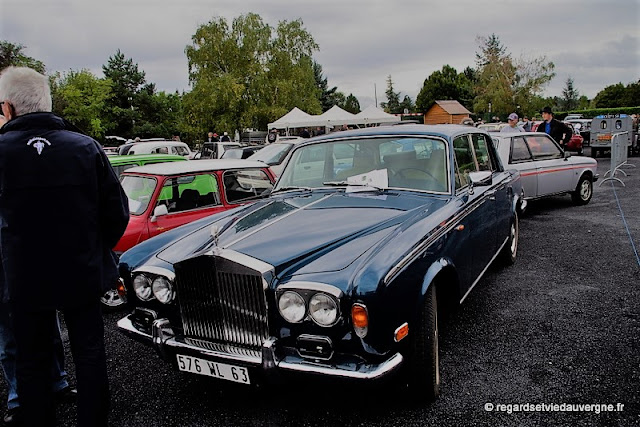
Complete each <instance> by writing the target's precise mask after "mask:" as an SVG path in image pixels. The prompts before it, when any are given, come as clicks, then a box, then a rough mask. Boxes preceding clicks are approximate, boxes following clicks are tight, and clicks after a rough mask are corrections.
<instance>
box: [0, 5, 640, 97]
mask: <svg viewBox="0 0 640 427" xmlns="http://www.w3.org/2000/svg"><path fill="white" fill-rule="evenodd" d="M249 12H254V13H257V14H259V15H260V16H261V17H262V18H263V20H264V21H265V22H267V23H269V24H270V25H272V26H274V27H275V26H276V25H277V23H278V21H280V20H294V19H298V18H299V19H302V21H303V23H304V27H305V28H306V29H307V30H308V31H309V32H310V33H311V35H312V36H313V38H314V39H315V41H316V43H317V44H318V45H319V46H320V50H319V52H316V53H315V55H314V59H315V60H316V61H317V62H318V63H320V64H321V65H322V67H323V71H324V75H325V77H327V78H328V81H329V85H330V86H331V87H332V86H337V87H338V90H340V91H342V92H344V93H345V94H349V93H353V94H354V95H355V96H356V97H358V99H359V100H360V105H361V107H362V108H366V107H367V106H369V105H371V104H373V103H374V85H375V86H377V100H378V102H382V101H384V100H385V96H384V92H385V89H386V78H387V76H388V75H391V76H392V79H393V82H394V87H395V90H396V91H400V92H401V95H402V96H404V95H407V94H408V95H409V96H411V98H412V99H413V100H414V101H415V97H416V95H417V94H418V92H419V91H420V88H421V87H422V84H423V82H424V80H425V79H426V78H427V77H428V76H429V75H430V74H431V73H432V72H434V71H436V70H440V69H441V68H442V66H443V65H445V64H449V65H451V66H452V67H454V68H455V69H457V70H458V71H462V70H463V69H464V68H465V67H467V66H475V53H476V52H477V51H478V50H479V47H478V41H477V37H478V36H485V37H486V36H488V35H490V34H491V33H495V34H496V35H497V36H498V37H499V38H500V40H501V41H502V43H503V45H504V46H505V47H506V48H507V50H508V52H509V53H511V55H512V56H513V57H514V58H519V57H521V56H524V57H526V58H536V57H540V56H542V55H546V57H547V59H548V60H551V61H553V62H554V63H555V65H556V70H555V71H556V77H555V78H554V79H553V80H552V81H551V83H550V84H549V86H548V87H547V88H546V90H545V95H548V96H554V95H557V96H561V94H562V89H563V88H564V86H565V82H566V80H567V78H568V77H569V76H570V77H572V78H573V80H574V85H575V87H576V88H577V89H578V91H579V92H580V94H581V95H586V96H588V97H589V98H593V97H594V96H595V94H596V93H597V92H598V91H600V90H601V89H603V88H604V87H605V86H608V85H610V84H615V83H618V82H622V83H624V84H628V83H630V82H634V81H637V80H638V79H639V78H640V0H555V1H553V0H536V1H527V0H493V1H487V0H475V1H468V0H457V1H450V0H422V1H419V0H404V1H398V0H396V1H393V0H341V1H336V0H322V1H316V0H297V1H296V0H172V1H168V0H0V39H1V40H8V41H10V42H12V43H19V44H22V45H24V46H26V50H25V53H26V54H27V55H29V56H32V57H34V58H36V59H39V60H41V61H43V62H44V63H45V65H46V67H47V72H53V71H68V70H70V69H72V70H79V69H82V68H87V69H89V70H91V71H92V72H93V73H94V74H96V75H98V76H100V77H102V65H103V64H105V63H106V62H107V60H108V58H109V57H110V56H112V55H113V54H114V53H115V52H116V50H117V49H120V50H121V51H122V52H123V53H124V55H125V56H126V57H127V58H132V59H133V60H134V62H137V63H138V65H139V67H140V69H142V70H144V71H145V73H146V77H147V81H148V82H153V83H155V84H156V86H157V89H158V90H164V91H170V92H172V91H175V90H176V89H177V90H179V91H182V90H189V85H188V78H187V60H186V57H185V54H184V48H185V46H187V45H188V44H190V41H191V36H192V35H193V34H194V33H195V31H196V29H197V28H198V27H199V26H200V25H202V24H205V23H207V22H208V21H209V20H210V19H212V18H213V17H216V16H222V17H224V18H226V19H227V21H228V22H229V23H231V21H232V20H233V19H234V18H235V17H238V16H240V15H243V14H246V13H249Z"/></svg>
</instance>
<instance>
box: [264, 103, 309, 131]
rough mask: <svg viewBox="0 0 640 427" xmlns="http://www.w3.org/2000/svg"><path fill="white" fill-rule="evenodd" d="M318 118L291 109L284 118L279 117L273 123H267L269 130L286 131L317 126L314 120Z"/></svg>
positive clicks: (299, 110) (296, 109)
mask: <svg viewBox="0 0 640 427" xmlns="http://www.w3.org/2000/svg"><path fill="white" fill-rule="evenodd" d="M317 117H318V116H312V115H310V114H307V113H305V112H304V111H302V110H301V109H299V108H298V107H293V109H292V110H291V111H289V112H288V113H287V114H285V115H284V116H282V117H280V118H279V119H278V120H276V121H275V122H273V123H269V125H268V126H269V129H273V128H276V129H288V128H301V127H307V126H318V125H317V124H316V123H317V121H316V118H317Z"/></svg>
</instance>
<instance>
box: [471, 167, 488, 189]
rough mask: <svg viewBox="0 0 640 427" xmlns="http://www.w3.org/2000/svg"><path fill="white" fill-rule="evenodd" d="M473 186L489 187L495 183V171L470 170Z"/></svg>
mask: <svg viewBox="0 0 640 427" xmlns="http://www.w3.org/2000/svg"><path fill="white" fill-rule="evenodd" d="M469 181H471V188H473V187H488V186H489V185H491V184H492V183H493V173H492V172H491V171H480V172H469Z"/></svg>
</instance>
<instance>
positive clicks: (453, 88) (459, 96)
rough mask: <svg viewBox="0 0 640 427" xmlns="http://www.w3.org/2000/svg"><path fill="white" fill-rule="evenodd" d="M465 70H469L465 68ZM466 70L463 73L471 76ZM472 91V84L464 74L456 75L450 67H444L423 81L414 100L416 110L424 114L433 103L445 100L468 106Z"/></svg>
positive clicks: (454, 70)
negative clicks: (452, 100) (453, 100)
mask: <svg viewBox="0 0 640 427" xmlns="http://www.w3.org/2000/svg"><path fill="white" fill-rule="evenodd" d="M467 70H470V69H469V68H468V67H467ZM467 70H465V72H468V73H469V74H470V75H472V73H471V72H470V71H467ZM472 90H473V88H472V83H471V81H470V80H469V78H468V77H467V75H466V74H465V73H458V72H457V71H456V69H455V68H453V67H451V66H450V65H444V66H443V67H442V70H437V71H434V72H433V73H431V75H430V76H429V77H427V79H426V80H425V81H424V84H423V85H422V89H420V93H418V96H417V98H416V109H417V110H418V111H421V112H426V111H427V110H428V109H429V108H431V106H432V105H433V103H434V102H436V101H440V100H447V99H455V100H457V101H460V102H461V103H462V104H463V105H465V104H466V105H468V103H469V102H470V101H471V100H472V98H473V92H472ZM469 107H470V106H469Z"/></svg>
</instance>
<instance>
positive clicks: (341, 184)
mask: <svg viewBox="0 0 640 427" xmlns="http://www.w3.org/2000/svg"><path fill="white" fill-rule="evenodd" d="M322 185H327V186H329V187H365V188H372V189H374V190H377V191H384V190H386V188H382V187H376V186H375V185H371V184H367V183H359V182H347V181H327V182H323V183H322Z"/></svg>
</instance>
